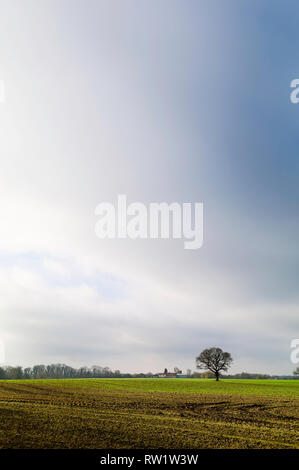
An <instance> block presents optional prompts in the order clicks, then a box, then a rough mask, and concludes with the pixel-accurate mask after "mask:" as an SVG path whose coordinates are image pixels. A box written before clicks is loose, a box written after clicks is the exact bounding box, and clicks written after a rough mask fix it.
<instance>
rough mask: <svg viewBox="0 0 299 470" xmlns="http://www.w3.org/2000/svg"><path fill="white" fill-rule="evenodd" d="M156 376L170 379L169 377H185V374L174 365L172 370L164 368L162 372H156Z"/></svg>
mask: <svg viewBox="0 0 299 470" xmlns="http://www.w3.org/2000/svg"><path fill="white" fill-rule="evenodd" d="M158 377H160V378H164V379H171V378H174V379H175V378H181V379H185V378H187V375H185V374H182V371H181V370H180V369H179V368H178V367H175V368H174V372H168V370H167V369H164V372H161V373H160V374H158Z"/></svg>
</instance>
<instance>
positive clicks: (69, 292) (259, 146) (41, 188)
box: [0, 1, 299, 373]
mask: <svg viewBox="0 0 299 470" xmlns="http://www.w3.org/2000/svg"><path fill="white" fill-rule="evenodd" d="M220 3H221V2H220V1H219V2H216V4H215V6H214V5H213V6H207V5H206V3H205V2H191V3H188V5H185V4H184V5H183V4H182V3H181V2H163V5H161V4H159V6H158V4H157V3H155V2H154V3H153V4H151V5H148V4H147V3H146V2H135V1H130V2H127V6H126V7H124V6H123V3H122V2H121V1H114V2H109V5H108V4H107V3H106V2H90V7H89V9H87V8H86V6H85V5H84V4H83V2H81V1H76V2H73V3H72V9H71V11H70V9H69V6H68V5H67V2H63V1H62V2H43V6H37V5H36V2H29V3H28V5H27V6H26V20H25V17H24V15H23V13H24V12H23V10H22V8H24V7H23V6H22V7H21V4H20V9H16V8H12V7H11V6H10V4H9V3H8V2H6V4H5V11H6V15H3V18H4V19H3V18H1V20H0V22H1V24H0V26H1V34H2V38H3V41H2V43H4V39H5V43H6V44H8V46H7V48H6V50H5V51H4V53H3V55H2V59H1V60H2V63H1V66H2V70H3V78H4V79H5V83H6V95H7V102H6V104H5V107H1V105H0V132H1V139H0V152H1V174H0V192H1V197H0V213H1V253H0V255H1V256H0V266H1V269H0V292H1V297H0V298H1V304H0V314H1V325H2V333H1V335H2V336H3V339H4V340H5V344H6V349H7V354H6V357H7V362H11V363H22V364H24V365H29V364H33V363H36V362H56V361H59V362H67V363H69V364H70V365H76V366H78V365H82V363H85V364H89V365H91V364H94V363H99V364H101V365H108V366H110V367H113V368H120V369H121V370H123V371H136V370H139V371H141V370H143V371H146V370H152V371H156V370H161V369H162V368H164V367H168V368H171V367H172V366H174V365H178V366H179V367H181V368H183V367H184V368H187V367H191V368H192V367H194V358H195V356H196V355H197V354H198V353H199V352H200V349H202V348H204V347H206V346H209V345H220V346H221V347H223V348H225V349H227V350H229V351H231V352H232V354H233V356H234V358H235V365H234V370H235V371H240V370H242V369H247V370H249V371H253V370H254V371H258V372H268V371H269V372H272V373H290V372H291V370H292V364H290V362H289V351H288V347H289V343H290V340H291V339H292V338H293V337H296V336H298V334H297V333H296V331H297V330H296V328H297V318H298V317H297V313H298V306H299V303H298V293H297V290H298V289H297V283H296V279H297V278H296V266H297V264H298V259H297V258H298V246H297V238H298V224H297V222H296V218H295V215H296V212H295V207H294V197H295V196H296V194H297V192H296V191H297V190H296V189H295V185H294V175H296V174H298V168H297V167H296V166H295V160H294V155H295V150H296V149H295V147H290V148H288V155H287V156H285V155H284V157H283V158H284V159H285V162H286V163H285V165H282V163H281V161H280V158H278V156H277V154H276V153H275V151H274V148H275V145H276V147H277V148H280V147H279V146H280V140H281V139H282V138H284V137H283V136H288V135H290V139H291V140H292V139H294V133H296V132H297V131H296V129H295V128H294V129H293V130H292V131H289V128H288V127H286V124H284V123H288V124H289V122H290V121H289V119H290V118H289V114H288V113H289V112H290V111H289V109H287V108H284V106H283V105H282V104H281V103H282V102H283V100H284V99H287V98H286V97H285V96H284V94H283V89H282V88H280V85H279V83H280V82H279V77H278V78H277V79H276V80H277V82H275V83H276V89H277V90H279V96H278V97H276V98H275V100H274V101H272V100H271V99H267V100H265V99H264V98H263V96H264V92H263V90H261V89H260V88H263V87H262V86H261V84H260V82H259V83H257V80H256V74H257V73H259V75H258V76H259V78H260V79H261V80H262V82H263V80H265V81H266V82H267V83H268V81H269V73H271V70H274V69H275V70H276V69H277V63H279V64H280V65H281V68H282V69H283V67H284V66H285V62H284V58H283V57H284V54H282V53H281V54H280V53H278V52H277V53H276V50H275V48H274V46H273V47H272V46H271V44H270V45H268V47H270V50H271V51H272V55H273V57H272V60H269V63H267V64H264V65H263V60H264V55H263V56H262V54H261V52H259V51H260V47H259V46H262V45H265V44H268V39H267V37H266V36H265V34H267V33H265V32H264V28H263V24H258V23H257V22H256V21H255V20H254V18H253V16H252V15H249V16H248V14H247V13H248V12H246V8H245V7H244V8H241V7H239V6H238V9H239V10H238V14H237V13H236V12H235V10H234V8H235V7H236V5H235V3H234V2H231V4H230V5H229V6H228V7H226V8H225V9H223V8H222V7H221V6H220ZM253 8H254V9H259V8H262V7H259V6H258V3H254V6H253ZM257 11H259V10H257ZM272 20H273V22H274V24H275V21H278V16H275V15H274V17H273V18H272ZM253 40H254V47H253V46H252V41H253ZM289 54H290V52H289ZM288 57H290V55H288ZM287 60H289V59H286V61H287ZM269 70H270V72H269ZM0 78H2V77H0ZM292 78H293V77H292ZM280 79H281V77H280ZM273 87H274V88H275V86H274V85H273ZM273 102H274V105H273ZM273 106H274V108H275V109H274V110H277V115H276V114H275V113H274V114H275V119H274V118H273V120H270V121H269V115H271V116H272V115H273ZM244 110H248V114H246V113H247V111H246V112H245V111H244ZM282 111H283V114H282ZM255 122H258V125H255V124H254V123H255ZM296 169H297V170H296ZM278 185H279V186H278ZM296 185H297V182H296ZM118 194H127V196H128V201H129V202H135V201H140V202H143V203H144V204H148V203H149V202H163V201H165V202H174V201H176V202H179V203H182V202H190V201H191V202H202V201H203V202H204V212H205V220H204V232H205V233H204V246H203V247H202V248H201V249H200V250H197V251H192V252H187V251H188V250H183V247H182V242H181V240H136V241H132V240H99V239H98V238H97V237H96V236H95V231H94V228H95V223H96V217H95V215H94V210H95V207H96V205H97V204H98V203H99V202H102V201H108V202H111V203H113V204H115V203H116V200H117V195H118ZM280 196H281V197H282V198H283V204H282V203H280V202H279V197H280ZM286 345H287V346H286Z"/></svg>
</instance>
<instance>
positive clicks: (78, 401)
mask: <svg viewBox="0 0 299 470" xmlns="http://www.w3.org/2000/svg"><path fill="white" fill-rule="evenodd" d="M298 436H299V381H296V380H285V381H282V380H221V381H220V382H216V381H214V380H202V379H200V380H199V379H69V380H27V381H26V380H19V381H17V380H15V381H12V380H10V381H0V447H1V448H98V449H100V448H110V449H113V448H115V449H117V448H146V449H157V448H165V449H174V448H185V449H188V448H193V449H201V448H215V449H216V448H277V449H280V448H299V437H298Z"/></svg>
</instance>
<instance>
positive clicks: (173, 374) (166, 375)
mask: <svg viewBox="0 0 299 470" xmlns="http://www.w3.org/2000/svg"><path fill="white" fill-rule="evenodd" d="M177 375H178V374H177V373H176V372H163V373H162V374H159V377H160V378H165V379H167V378H168V379H169V378H176V376H177Z"/></svg>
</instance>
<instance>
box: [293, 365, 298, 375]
mask: <svg viewBox="0 0 299 470" xmlns="http://www.w3.org/2000/svg"><path fill="white" fill-rule="evenodd" d="M293 374H294V375H299V367H297V369H295V370H294V372H293Z"/></svg>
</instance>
